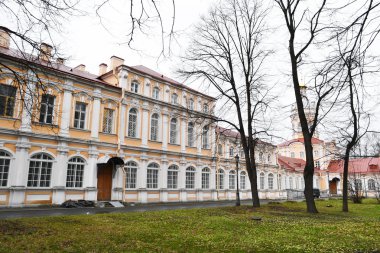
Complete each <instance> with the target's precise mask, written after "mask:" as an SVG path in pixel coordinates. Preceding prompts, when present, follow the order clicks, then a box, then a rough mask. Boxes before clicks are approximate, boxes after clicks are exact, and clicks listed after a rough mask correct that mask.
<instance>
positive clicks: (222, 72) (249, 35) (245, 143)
mask: <svg viewBox="0 0 380 253" xmlns="http://www.w3.org/2000/svg"><path fill="white" fill-rule="evenodd" d="M267 12H268V9H266V8H265V7H264V6H263V5H262V3H260V1H256V0H225V1H220V2H219V3H218V4H217V5H216V6H214V7H213V8H212V9H211V10H210V11H209V12H208V13H207V15H205V16H204V17H202V19H201V22H200V23H199V24H198V25H197V26H196V29H195V31H194V37H193V39H192V42H191V45H190V47H189V48H188V49H187V52H186V55H185V56H184V57H183V58H182V59H183V63H184V66H183V69H181V70H179V73H180V74H182V76H184V77H186V78H188V79H192V80H201V81H202V82H204V83H205V84H206V85H209V88H210V90H211V91H212V92H215V93H216V94H217V97H218V98H219V103H220V104H221V106H220V108H219V110H218V113H219V115H223V118H222V117H218V119H217V120H218V121H220V122H223V123H225V124H226V125H229V127H231V128H234V129H236V130H237V131H238V132H239V134H240V143H241V147H242V149H243V152H244V157H245V167H246V170H247V172H248V177H249V180H250V183H251V193H252V202H253V203H252V204H253V206H254V207H258V206H260V200H259V196H258V191H257V169H256V168H257V165H256V161H255V160H256V159H255V149H256V146H257V143H258V136H259V135H260V134H263V133H265V132H266V130H267V127H268V125H267V124H266V123H267V122H266V121H265V118H266V116H267V115H266V112H267V109H268V106H269V101H270V100H271V98H270V96H271V95H270V92H269V91H270V88H269V87H267V86H266V85H265V84H264V77H265V76H264V75H263V72H262V71H263V65H264V62H265V59H266V57H267V56H268V55H269V53H270V52H269V51H266V50H265V49H264V47H263V45H262V40H263V37H264V34H265V31H266V23H265V17H266V15H267ZM217 116H218V115H217Z"/></svg>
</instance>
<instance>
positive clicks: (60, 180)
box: [51, 142, 69, 204]
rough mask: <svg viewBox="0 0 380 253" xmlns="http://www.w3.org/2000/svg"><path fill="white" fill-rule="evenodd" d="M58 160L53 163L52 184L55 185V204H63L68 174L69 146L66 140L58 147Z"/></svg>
mask: <svg viewBox="0 0 380 253" xmlns="http://www.w3.org/2000/svg"><path fill="white" fill-rule="evenodd" d="M57 151H58V154H57V160H56V161H57V162H56V163H55V164H54V165H53V171H52V180H51V186H52V187H53V189H54V191H53V200H52V201H53V204H61V203H63V202H64V201H65V186H66V175H67V162H68V159H67V155H68V151H69V150H68V148H67V145H66V143H65V142H61V143H59V145H58V148H57Z"/></svg>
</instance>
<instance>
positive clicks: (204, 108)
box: [203, 103, 208, 113]
mask: <svg viewBox="0 0 380 253" xmlns="http://www.w3.org/2000/svg"><path fill="white" fill-rule="evenodd" d="M203 112H204V113H208V104H206V103H204V104H203Z"/></svg>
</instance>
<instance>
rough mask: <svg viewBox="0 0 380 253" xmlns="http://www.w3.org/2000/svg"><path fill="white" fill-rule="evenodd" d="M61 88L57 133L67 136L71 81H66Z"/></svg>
mask: <svg viewBox="0 0 380 253" xmlns="http://www.w3.org/2000/svg"><path fill="white" fill-rule="evenodd" d="M63 89H64V92H63V104H62V117H61V126H60V132H59V135H61V136H64V137H69V130H70V119H71V110H72V104H71V100H72V92H73V83H72V82H71V81H70V82H69V81H68V82H66V84H65V86H64V88H63Z"/></svg>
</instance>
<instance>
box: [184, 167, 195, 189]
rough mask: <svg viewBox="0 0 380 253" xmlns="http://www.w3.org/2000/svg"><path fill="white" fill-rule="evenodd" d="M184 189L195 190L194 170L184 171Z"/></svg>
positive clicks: (191, 168) (190, 168)
mask: <svg viewBox="0 0 380 253" xmlns="http://www.w3.org/2000/svg"><path fill="white" fill-rule="evenodd" d="M186 188H187V189H194V188H195V168H194V167H189V168H187V169H186Z"/></svg>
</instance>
